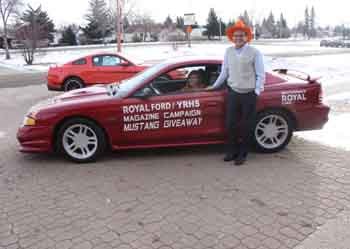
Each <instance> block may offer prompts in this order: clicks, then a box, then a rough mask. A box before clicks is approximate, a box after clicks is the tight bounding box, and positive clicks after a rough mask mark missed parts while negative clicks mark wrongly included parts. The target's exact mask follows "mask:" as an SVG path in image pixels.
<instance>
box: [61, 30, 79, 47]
mask: <svg viewBox="0 0 350 249" xmlns="http://www.w3.org/2000/svg"><path fill="white" fill-rule="evenodd" d="M60 43H62V44H65V45H69V46H75V45H77V39H76V36H75V33H74V31H73V28H72V26H71V25H70V26H68V27H65V28H64V29H63V32H62V38H61V39H60Z"/></svg>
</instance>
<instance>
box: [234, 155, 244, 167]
mask: <svg viewBox="0 0 350 249" xmlns="http://www.w3.org/2000/svg"><path fill="white" fill-rule="evenodd" d="M246 160H247V157H245V156H238V157H237V158H236V160H235V165H236V166H240V165H242V164H244V163H245V161H246Z"/></svg>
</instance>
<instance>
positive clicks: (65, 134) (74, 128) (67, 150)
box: [57, 118, 106, 163]
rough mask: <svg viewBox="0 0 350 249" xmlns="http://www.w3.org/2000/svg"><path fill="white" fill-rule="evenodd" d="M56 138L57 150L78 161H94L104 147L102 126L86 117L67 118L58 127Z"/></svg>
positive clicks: (104, 139) (104, 140)
mask: <svg viewBox="0 0 350 249" xmlns="http://www.w3.org/2000/svg"><path fill="white" fill-rule="evenodd" d="M57 138H58V146H59V150H60V151H61V152H63V154H64V155H66V156H67V157H68V158H69V159H71V160H73V161H75V162H79V163H85V162H91V161H95V160H96V159H97V158H98V156H100V155H101V154H102V153H103V152H104V151H105V148H106V138H105V134H104V132H103V130H102V128H101V127H100V126H98V125H97V124H95V123H94V122H92V121H91V120H88V119H83V118H74V119H71V120H68V121H67V122H65V123H64V124H63V125H62V126H61V128H60V129H59V131H58V136H57Z"/></svg>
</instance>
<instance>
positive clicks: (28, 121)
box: [22, 116, 36, 126]
mask: <svg viewBox="0 0 350 249" xmlns="http://www.w3.org/2000/svg"><path fill="white" fill-rule="evenodd" d="M35 123H36V120H35V119H34V118H32V117H28V116H26V117H24V120H23V123H22V125H23V126H34V125H35Z"/></svg>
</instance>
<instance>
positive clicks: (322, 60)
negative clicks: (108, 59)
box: [0, 41, 350, 150]
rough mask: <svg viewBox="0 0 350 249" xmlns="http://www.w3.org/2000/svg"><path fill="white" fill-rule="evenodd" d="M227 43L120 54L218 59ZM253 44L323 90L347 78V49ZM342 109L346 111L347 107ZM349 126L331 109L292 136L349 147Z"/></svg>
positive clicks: (69, 55)
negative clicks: (319, 124) (320, 125)
mask: <svg viewBox="0 0 350 249" xmlns="http://www.w3.org/2000/svg"><path fill="white" fill-rule="evenodd" d="M229 45H230V44H229V43H213V44H208V43H204V44H201V43H200V44H192V48H188V47H187V46H186V45H181V46H179V47H178V48H177V50H174V48H173V47H172V45H162V46H160V45H159V46H137V47H125V48H124V49H123V55H124V56H126V57H127V58H130V59H131V60H133V61H134V62H136V63H143V62H147V61H159V60H164V59H167V58H174V57H181V56H192V55H203V56H204V55H209V56H217V57H219V58H222V57H223V55H224V52H225V49H226V48H227V47H228V46H229ZM255 46H256V47H257V48H258V49H260V50H261V51H262V53H263V54H265V64H266V68H267V70H271V69H273V68H290V69H295V70H299V71H303V72H307V73H309V74H311V75H312V76H320V77H322V80H321V82H322V84H323V85H324V87H325V88H327V89H336V88H337V86H338V88H339V84H341V83H342V84H344V82H346V81H347V80H349V81H350V63H347V62H348V61H350V53H349V52H350V49H349V50H348V51H349V52H345V51H347V50H344V53H339V52H341V51H340V50H339V49H337V48H321V47H319V42H318V41H287V42H286V41H281V42H278V41H277V42H271V43H269V42H268V41H267V42H260V43H257V44H256V45H255ZM101 52H116V50H115V48H105V49H104V48H102V49H101V48H95V47H92V48H91V49H84V50H63V51H53V52H40V53H39V54H37V55H36V60H35V63H36V65H33V66H25V65H24V63H23V58H22V56H21V55H20V54H15V55H13V58H12V59H11V60H10V61H5V60H4V59H3V58H0V66H6V67H10V68H14V69H16V70H24V71H46V70H47V69H48V68H49V66H51V65H55V64H63V63H65V62H67V61H70V60H74V59H77V58H79V57H82V56H85V55H88V54H92V53H101ZM334 52H336V54H335V53H334ZM303 53H305V55H304V54H303ZM291 54H296V56H294V57H293V56H290V55H291ZM310 54H312V56H310ZM348 89H350V88H348ZM337 91H338V90H337ZM325 94H326V96H325V100H326V101H329V102H330V103H332V104H334V105H337V106H342V105H347V106H349V107H350V90H349V92H342V89H339V92H338V93H337V94H332V95H329V96H327V91H326V92H325ZM346 110H350V108H348V109H346ZM349 125H350V111H343V112H340V113H339V112H335V111H332V112H331V114H330V119H329V122H328V123H327V124H326V126H325V127H324V129H322V130H320V131H307V132H299V133H296V135H297V136H300V137H302V138H305V139H308V140H311V141H315V142H319V143H323V144H326V145H330V146H336V147H340V148H343V149H346V150H350V132H349V131H348V130H347V127H348V126H349Z"/></svg>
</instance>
